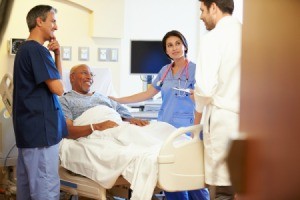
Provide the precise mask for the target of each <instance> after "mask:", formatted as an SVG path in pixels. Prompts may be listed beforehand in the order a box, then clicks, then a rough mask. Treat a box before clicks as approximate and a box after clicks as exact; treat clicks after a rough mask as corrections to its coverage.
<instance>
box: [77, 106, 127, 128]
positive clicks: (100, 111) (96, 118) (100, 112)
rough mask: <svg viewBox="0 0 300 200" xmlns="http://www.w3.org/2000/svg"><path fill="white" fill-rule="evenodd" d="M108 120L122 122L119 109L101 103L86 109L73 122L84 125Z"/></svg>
mask: <svg viewBox="0 0 300 200" xmlns="http://www.w3.org/2000/svg"><path fill="white" fill-rule="evenodd" d="M106 120H111V121H114V122H116V123H117V124H121V123H122V118H121V116H120V114H119V113H118V112H117V111H115V110H114V109H112V108H110V107H108V106H105V105H99V106H95V107H93V108H90V109H88V110H86V111H85V112H84V113H82V114H81V115H80V116H79V117H77V118H76V119H75V120H74V121H73V124H74V125H75V126H83V125H88V124H95V123H100V122H104V121H106Z"/></svg>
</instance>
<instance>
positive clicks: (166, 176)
mask: <svg viewBox="0 0 300 200" xmlns="http://www.w3.org/2000/svg"><path fill="white" fill-rule="evenodd" d="M201 132H202V125H194V126H190V127H183V128H179V129H177V130H176V131H174V132H173V133H172V134H171V135H170V136H169V137H168V138H167V140H166V141H165V142H164V144H163V145H162V147H161V149H160V153H159V156H158V159H157V162H158V182H157V187H158V188H160V189H162V190H165V191H170V192H172V191H184V190H196V189H201V188H204V187H205V186H204V158H203V155H204V154H203V153H204V152H203V141H202V140H201V139H200V134H201ZM185 133H192V139H191V140H189V141H184V142H178V140H176V139H177V138H178V137H179V136H180V135H182V134H185ZM59 174H60V179H61V190H62V191H65V192H67V193H70V194H71V195H74V196H83V197H88V198H93V199H99V200H100V199H101V200H106V199H107V190H106V189H105V188H103V187H102V186H101V185H99V184H98V183H96V182H95V181H93V180H91V179H88V178H86V177H84V176H80V175H76V174H73V173H72V172H70V171H68V170H66V169H64V168H63V167H60V169H59ZM122 187H123V188H125V189H127V190H128V188H129V183H128V182H127V181H126V180H125V179H124V178H123V177H119V179H118V180H117V181H116V183H115V186H114V187H113V188H112V189H111V190H109V191H110V193H111V194H112V195H113V196H119V197H123V198H127V197H128V196H127V197H124V190H122Z"/></svg>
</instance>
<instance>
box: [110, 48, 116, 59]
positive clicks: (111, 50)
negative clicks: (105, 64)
mask: <svg viewBox="0 0 300 200" xmlns="http://www.w3.org/2000/svg"><path fill="white" fill-rule="evenodd" d="M110 61H111V62H118V49H117V48H112V49H110Z"/></svg>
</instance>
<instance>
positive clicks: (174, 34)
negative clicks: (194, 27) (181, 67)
mask: <svg viewBox="0 0 300 200" xmlns="http://www.w3.org/2000/svg"><path fill="white" fill-rule="evenodd" d="M171 36H176V37H178V38H180V40H181V41H182V43H183V46H184V47H185V51H184V56H185V57H186V55H187V53H188V49H189V48H188V43H187V41H186V39H185V37H184V36H183V35H182V34H181V33H180V32H179V31H176V30H172V31H169V32H167V33H166V34H165V36H164V37H163V39H162V45H163V49H164V52H165V54H166V55H167V56H168V58H170V56H169V55H168V54H167V39H168V38H169V37H171ZM170 59H171V58H170Z"/></svg>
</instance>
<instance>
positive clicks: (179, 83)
mask: <svg viewBox="0 0 300 200" xmlns="http://www.w3.org/2000/svg"><path fill="white" fill-rule="evenodd" d="M173 65H174V62H172V63H171V64H170V65H169V66H168V68H167V70H166V71H165V73H164V74H163V76H162V78H161V79H160V80H159V81H158V82H157V83H156V85H157V86H158V87H162V86H163V84H164V80H165V79H166V76H167V74H168V73H169V71H170V70H171V67H173ZM188 65H189V61H188V60H186V64H185V66H184V68H183V69H182V71H181V73H180V75H179V78H178V87H179V88H181V78H180V77H181V75H182V73H183V71H185V77H186V79H185V84H184V88H185V87H186V86H187V82H188V80H189V69H188Z"/></svg>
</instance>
